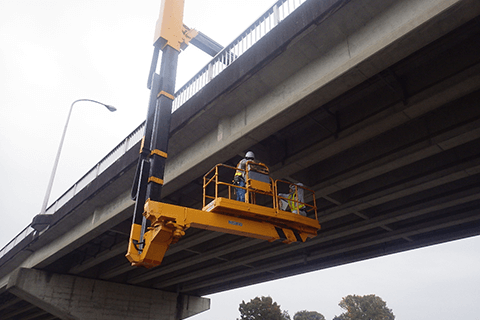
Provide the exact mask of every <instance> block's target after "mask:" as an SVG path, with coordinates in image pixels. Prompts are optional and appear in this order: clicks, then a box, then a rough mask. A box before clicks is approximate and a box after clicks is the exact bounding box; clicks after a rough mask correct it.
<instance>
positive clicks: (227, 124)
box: [0, 0, 480, 319]
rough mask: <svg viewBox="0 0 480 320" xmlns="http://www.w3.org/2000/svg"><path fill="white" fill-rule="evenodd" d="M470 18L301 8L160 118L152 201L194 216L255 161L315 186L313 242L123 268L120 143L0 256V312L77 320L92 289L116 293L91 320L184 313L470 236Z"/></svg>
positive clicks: (356, 6)
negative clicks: (40, 224) (219, 177)
mask: <svg viewBox="0 0 480 320" xmlns="http://www.w3.org/2000/svg"><path fill="white" fill-rule="evenodd" d="M479 15H480V3H479V2H478V1H475V0H461V1H453V0H450V1H447V0H440V1H423V0H409V1H393V0H392V1H385V0H361V1H360V0H352V1H347V0H336V1H334V0H323V1H316V0H309V1H307V2H305V3H304V4H303V5H302V6H301V7H300V8H298V9H297V10H296V11H295V12H293V13H292V14H291V15H290V16H289V17H288V18H287V19H285V20H284V21H283V22H282V23H281V24H280V25H279V26H277V27H276V28H275V29H273V30H272V31H271V32H270V33H269V34H268V35H267V36H265V37H264V38H263V39H261V40H260V41H259V42H258V43H257V44H255V46H253V47H252V48H251V49H250V50H249V51H247V52H246V53H245V54H244V55H242V56H241V57H239V58H238V59H237V60H236V61H235V62H234V63H232V64H231V65H230V66H229V67H228V68H227V69H225V70H224V71H223V72H222V73H221V74H220V75H218V76H217V77H216V78H214V79H213V80H212V81H211V82H210V83H209V84H208V85H207V86H205V87H204V88H203V89H202V90H201V91H200V92H199V93H197V94H196V95H195V96H194V97H192V98H191V99H190V100H189V101H187V102H186V103H185V104H184V105H183V106H182V107H181V108H180V109H178V110H177V111H176V112H175V113H174V114H173V116H172V128H171V133H172V135H171V140H170V150H169V159H168V163H167V169H166V176H165V181H166V182H167V183H166V185H165V188H164V196H165V198H164V200H165V201H167V202H170V203H175V204H180V205H184V206H189V207H200V206H201V196H202V194H201V179H202V176H203V174H204V173H205V172H207V171H208V170H209V169H210V168H211V167H213V166H214V165H215V164H216V163H220V162H223V163H227V164H231V165H235V164H236V163H237V161H238V160H239V159H240V155H241V154H242V153H244V152H245V151H246V150H253V151H254V152H255V153H256V155H257V158H258V159H259V160H260V161H262V162H264V163H266V164H267V165H268V166H269V167H270V168H271V173H272V177H274V178H282V179H288V180H291V181H298V182H302V183H304V184H305V185H307V186H309V187H310V188H312V189H314V190H315V191H316V195H317V199H316V200H317V205H318V208H319V219H320V223H321V224H322V230H321V231H320V233H319V236H317V237H316V238H315V239H313V240H311V241H308V242H306V243H304V244H291V245H284V244H281V243H268V242H262V241H260V240H255V239H249V238H242V237H238V236H233V235H226V234H221V233H215V232H210V231H204V230H195V229H190V230H188V231H187V235H186V236H185V237H184V238H183V239H182V240H181V241H180V242H178V243H177V244H175V245H173V246H172V247H171V249H170V250H169V251H168V252H167V256H166V257H165V259H164V262H163V263H162V265H161V266H159V267H157V268H154V269H151V270H146V269H142V268H134V267H131V266H130V265H129V264H128V261H127V260H126V259H125V257H124V254H125V251H126V246H127V240H128V235H129V232H130V224H131V216H132V208H133V202H132V201H131V200H130V197H129V193H130V187H131V184H132V180H133V174H134V171H135V165H136V161H137V156H138V148H133V149H131V150H130V151H129V152H128V153H126V154H125V155H124V156H122V157H121V158H120V159H119V160H118V161H117V162H115V163H114V164H113V165H111V166H110V167H109V168H108V169H107V170H105V171H104V172H103V173H102V174H101V175H100V176H99V177H98V178H97V179H95V180H94V181H92V182H91V183H90V184H89V185H88V186H87V187H86V188H84V189H83V190H82V191H81V192H79V193H78V194H77V195H76V196H75V197H74V198H73V199H71V200H70V201H69V202H68V203H66V204H65V205H64V206H63V207H62V208H60V209H59V210H58V211H57V212H56V213H55V214H54V216H53V220H52V222H51V224H50V226H49V228H48V229H47V230H46V231H45V232H43V233H42V234H40V235H30V236H29V237H27V238H25V239H24V240H23V241H22V242H21V243H19V244H17V246H15V247H14V248H13V249H12V250H10V251H9V252H8V253H7V254H6V255H4V256H3V257H2V258H1V259H0V288H1V291H0V292H1V293H0V299H1V303H0V318H2V319H27V318H29V319H56V318H63V319H80V318H82V316H81V315H85V314H88V312H93V311H92V309H95V306H94V305H92V303H90V304H89V301H90V302H91V301H92V300H91V299H92V296H95V295H96V294H98V292H110V294H112V295H113V296H114V298H115V299H116V300H115V299H113V300H115V301H104V300H102V303H105V304H106V305H108V307H109V308H106V309H108V310H110V311H111V312H110V311H109V312H110V313H108V314H102V315H101V316H98V315H97V314H94V313H91V315H92V317H90V318H92V319H93V318H99V319H100V318H101V319H115V318H116V317H118V315H115V312H114V309H115V308H117V309H118V310H120V309H121V310H122V312H127V311H125V310H123V309H122V308H123V307H124V306H125V305H126V304H128V303H131V304H135V305H136V306H138V305H140V306H141V307H140V308H139V309H140V310H141V311H139V310H138V309H135V308H133V307H131V308H130V309H129V311H128V312H132V314H135V315H137V316H138V317H137V318H138V319H157V318H158V319H179V318H185V317H187V316H189V315H191V314H195V313H196V312H199V311H202V310H205V309H207V308H208V300H206V299H203V298H199V297H201V296H202V295H205V294H210V293H214V292H220V291H223V290H228V289H232V288H237V287H241V286H246V285H250V284H254V283H259V282H263V281H268V280H272V279H278V278H282V277H288V276H291V275H295V274H299V273H304V272H308V271H312V270H319V269H323V268H328V267H332V266H335V265H339V264H345V263H350V262H353V261H358V260H363V259H369V258H372V257H377V256H381V255H387V254H391V253H396V252H400V251H405V250H410V249H414V248H419V247H423V246H428V245H432V244H436V243H441V242H445V241H450V240H454V239H459V238H464V237H469V236H473V235H478V234H480V210H479V209H478V208H479V205H480V184H479V181H480V170H479V169H480V147H479V145H480V144H479V142H480V107H479V104H478V101H479V100H480V99H479V98H480V42H479V41H478V39H479V38H480V37H479V36H480V18H479ZM75 283H76V284H77V285H75ZM32 284H36V285H35V286H32ZM38 286H40V287H42V288H46V290H47V291H48V290H50V289H51V290H52V292H55V288H60V287H61V288H63V289H62V290H64V291H62V290H60V289H58V290H60V291H59V293H58V294H59V295H60V296H62V295H67V293H68V292H70V293H71V296H69V297H67V298H63V300H62V298H61V297H57V296H55V294H53V293H52V294H51V295H48V296H46V295H45V294H44V293H42V292H40V291H41V290H38V289H35V287H36V288H38ZM95 287H96V288H102V289H101V290H100V289H99V290H100V291H95V290H94V289H93V288H95ZM89 290H91V292H92V296H88V297H87V294H86V292H90V291H89ZM102 290H103V291H102ZM116 292H118V294H115V293H116ZM129 293H130V294H129ZM67 296H68V295H67ZM100 296H101V294H100ZM96 297H97V296H96ZM135 297H138V299H137V298H135ZM148 297H149V298H148ZM154 297H156V298H158V299H159V300H161V299H163V300H161V301H164V303H165V305H166V306H168V308H166V309H168V310H167V311H165V312H164V314H162V315H160V313H158V312H161V311H158V310H157V309H156V308H155V305H156V304H158V303H159V302H158V301H159V300H155V299H154ZM89 299H90V300H89ZM97 299H99V298H98V297H97ZM72 301H73V302H74V303H72ZM162 303H163V302H162ZM96 308H97V309H99V308H100V307H99V306H96ZM100 309H101V308H100ZM132 310H134V311H132ZM84 318H85V317H84ZM87 318H88V317H87ZM133 318H135V317H133V316H132V319H133Z"/></svg>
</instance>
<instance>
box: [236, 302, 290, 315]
mask: <svg viewBox="0 0 480 320" xmlns="http://www.w3.org/2000/svg"><path fill="white" fill-rule="evenodd" d="M238 310H239V311H240V320H290V316H289V315H288V312H286V311H284V312H282V310H281V309H280V306H279V305H278V304H277V303H276V302H274V301H273V299H272V298H271V297H261V298H259V297H256V298H255V299H252V300H250V302H248V303H245V301H243V300H242V303H240V307H239V308H238Z"/></svg>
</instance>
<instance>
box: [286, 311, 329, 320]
mask: <svg viewBox="0 0 480 320" xmlns="http://www.w3.org/2000/svg"><path fill="white" fill-rule="evenodd" d="M293 320H325V317H324V316H323V314H321V313H318V312H316V311H307V310H303V311H298V312H297V313H295V315H294V316H293Z"/></svg>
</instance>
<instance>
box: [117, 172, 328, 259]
mask: <svg viewBox="0 0 480 320" xmlns="http://www.w3.org/2000/svg"><path fill="white" fill-rule="evenodd" d="M237 170H241V169H237V168H235V167H231V166H227V165H223V164H219V165H217V166H215V167H214V168H213V169H212V170H211V171H209V172H208V173H207V174H206V175H205V176H204V184H203V203H204V206H203V208H202V209H201V210H200V209H194V208H188V207H182V206H178V205H173V204H168V203H163V202H157V201H151V200H148V201H147V202H146V204H145V207H144V209H145V211H144V213H143V215H144V217H145V218H146V220H148V221H149V222H150V226H149V227H148V228H146V229H145V230H146V231H144V232H143V234H142V228H141V226H139V225H136V224H133V225H132V230H131V241H130V243H129V248H128V252H127V255H126V256H127V258H128V259H129V261H130V262H131V263H132V265H135V266H144V267H147V268H151V267H154V266H157V265H160V264H161V262H162V260H163V257H164V255H165V252H166V251H167V250H168V247H169V246H170V244H173V243H176V242H177V241H178V240H179V239H180V238H181V237H182V236H184V235H185V231H186V230H187V229H188V228H198V229H206V230H211V231H217V232H224V233H229V234H235V235H239V236H244V237H251V238H256V239H262V240H266V241H276V240H280V241H282V242H283V243H286V244H288V243H292V242H305V241H306V240H307V239H309V238H313V237H315V236H316V235H317V231H318V230H319V229H320V224H319V223H318V220H317V212H316V206H315V194H314V192H313V191H312V190H309V189H308V188H305V187H303V186H298V185H295V184H292V183H289V182H285V181H281V180H277V181H273V180H272V179H271V178H269V177H268V168H267V167H266V166H265V165H263V164H258V163H255V164H253V163H252V164H251V165H247V169H245V170H244V171H245V177H246V185H245V187H241V186H239V185H236V184H234V183H233V182H229V179H231V178H232V177H233V174H234V173H235V172H236V171H237ZM267 181H268V182H267ZM284 185H287V187H289V189H291V190H292V194H293V191H295V192H296V193H298V191H299V189H302V191H303V192H306V193H307V197H308V199H311V202H310V203H307V202H303V201H302V202H300V201H299V199H295V198H294V197H292V196H289V198H286V197H284V196H281V195H280V194H278V190H279V189H281V188H282V187H283V189H285V188H286V187H285V186H284ZM239 189H244V190H245V194H246V196H245V202H241V201H237V200H235V199H234V197H235V193H236V191H237V190H239ZM282 200H283V201H287V202H289V203H290V205H291V206H298V205H301V206H302V207H304V208H305V212H306V213H308V216H303V215H301V214H296V213H293V212H288V211H284V210H281V209H280V207H281V206H280V202H281V201H282ZM207 201H208V203H207Z"/></svg>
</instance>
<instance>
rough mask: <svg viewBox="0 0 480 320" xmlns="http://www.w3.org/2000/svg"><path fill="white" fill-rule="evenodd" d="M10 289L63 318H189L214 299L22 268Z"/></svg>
mask: <svg viewBox="0 0 480 320" xmlns="http://www.w3.org/2000/svg"><path fill="white" fill-rule="evenodd" d="M7 290H8V291H10V292H11V293H13V294H14V295H16V296H17V297H19V298H21V299H23V300H25V301H28V302H29V303H31V304H33V305H35V306H37V307H39V308H41V309H43V310H45V311H47V312H49V313H51V314H53V315H55V316H57V317H59V318H61V319H72V320H73V319H92V320H93V319H101V320H108V319H138V320H144V319H164V320H180V319H185V318H188V317H190V316H193V315H195V314H198V313H200V312H203V311H206V310H208V309H209V308H210V299H207V298H201V297H194V296H185V295H178V294H175V293H171V292H163V291H160V290H155V289H149V288H142V287H136V286H131V285H125V284H119V283H112V282H106V281H101V280H93V279H87V278H80V277H76V276H71V275H62V274H55V273H49V272H45V271H40V270H35V269H27V268H19V269H17V270H16V271H15V272H13V273H12V275H11V276H10V279H9V281H8V285H7Z"/></svg>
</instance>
